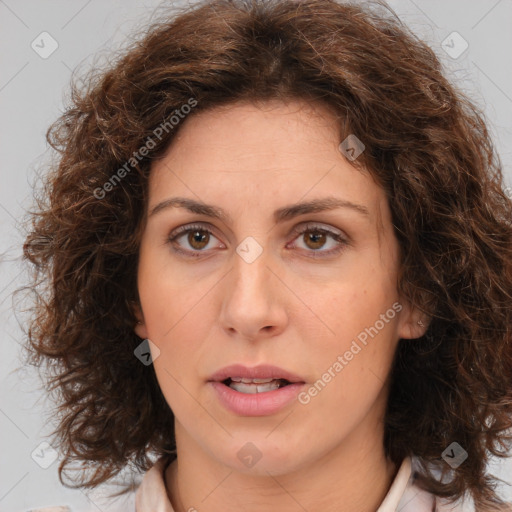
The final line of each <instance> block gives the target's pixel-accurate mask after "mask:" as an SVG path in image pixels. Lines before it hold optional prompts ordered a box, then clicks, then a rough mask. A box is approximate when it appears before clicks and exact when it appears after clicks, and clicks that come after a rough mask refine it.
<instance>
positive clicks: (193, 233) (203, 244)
mask: <svg viewBox="0 0 512 512" xmlns="http://www.w3.org/2000/svg"><path fill="white" fill-rule="evenodd" d="M185 235H187V236H186V237H185ZM180 238H184V239H185V240H186V242H187V243H188V245H189V247H190V248H191V249H188V248H186V249H185V250H184V249H182V248H180V244H178V243H177V241H178V240H179V239H180ZM212 238H216V237H215V236H214V234H213V233H212V231H211V230H210V229H208V228H207V227H205V226H203V225H202V224H192V225H190V224H189V225H187V226H180V227H179V228H178V229H176V230H175V231H173V232H172V233H171V234H170V235H169V238H168V241H169V242H170V243H172V244H173V245H174V246H176V245H178V247H175V250H176V251H177V252H179V253H183V254H187V255H191V256H193V257H197V256H200V254H199V253H201V252H205V250H207V249H211V247H208V245H209V243H210V241H211V239H212ZM221 246H222V247H221V248H225V247H226V246H225V245H224V244H222V243H221Z"/></svg>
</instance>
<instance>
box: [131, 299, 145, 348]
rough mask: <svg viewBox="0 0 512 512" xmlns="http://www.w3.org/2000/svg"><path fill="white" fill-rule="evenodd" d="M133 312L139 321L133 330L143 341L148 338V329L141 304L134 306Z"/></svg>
mask: <svg viewBox="0 0 512 512" xmlns="http://www.w3.org/2000/svg"><path fill="white" fill-rule="evenodd" d="M132 311H133V314H134V315H135V318H136V319H137V323H136V324H135V327H134V328H133V330H134V331H135V334H136V335H137V336H138V337H139V338H142V339H144V340H145V339H146V338H148V331H147V328H146V323H145V321H144V315H143V313H142V308H141V307H140V305H139V304H132Z"/></svg>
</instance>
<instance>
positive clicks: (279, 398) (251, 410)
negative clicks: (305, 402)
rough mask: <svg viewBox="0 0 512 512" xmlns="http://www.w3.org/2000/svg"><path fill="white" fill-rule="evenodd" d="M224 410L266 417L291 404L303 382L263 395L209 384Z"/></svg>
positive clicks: (219, 384) (218, 384)
mask: <svg viewBox="0 0 512 512" xmlns="http://www.w3.org/2000/svg"><path fill="white" fill-rule="evenodd" d="M210 384H211V385H212V387H213V389H214V390H215V392H216V393H217V396H218V397H219V400H220V401H221V403H222V404H223V405H224V407H226V409H228V410H230V411H231V412H234V413H235V414H239V415H240V416H268V415H270V414H274V413H276V412H278V411H280V410H281V409H283V408H284V407H286V406H287V405H288V404H290V403H291V402H293V401H294V400H295V399H296V398H297V395H298V394H299V392H300V390H301V389H302V387H303V386H304V383H303V382H297V383H295V384H288V385H287V386H283V387H282V388H279V389H275V390H274V391H266V392H264V393H240V391H235V390H234V389H231V388H230V387H229V386H226V385H225V384H223V383H222V382H212V381H211V382H210Z"/></svg>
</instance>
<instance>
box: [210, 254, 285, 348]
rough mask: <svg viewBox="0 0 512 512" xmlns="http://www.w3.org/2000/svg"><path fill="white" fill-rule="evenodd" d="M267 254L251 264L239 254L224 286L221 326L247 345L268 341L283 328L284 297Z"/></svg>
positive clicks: (281, 283) (280, 283) (277, 276)
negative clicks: (246, 341)
mask: <svg viewBox="0 0 512 512" xmlns="http://www.w3.org/2000/svg"><path fill="white" fill-rule="evenodd" d="M270 259H271V258H270V257H269V256H268V255H267V252H266V250H263V252H262V254H261V255H260V256H259V257H258V258H257V259H256V260H255V261H252V262H251V263H248V262H247V261H245V260H244V259H243V258H242V257H240V256H239V255H238V254H236V255H235V258H234V260H235V261H234V267H233V268H232V270H231V271H230V272H229V274H228V276H226V280H225V282H224V290H223V293H224V297H225V298H224V301H223V302H222V308H221V313H220V322H221V325H222V328H223V329H225V330H226V331H227V332H228V334H229V335H230V336H238V337H240V338H241V339H246V340H249V341H253V340H257V339H264V338H271V337H273V336H277V335H279V334H280V333H281V332H283V330H284V329H285V328H286V326H287V323H288V314H287V310H286V306H285V304H286V294H288V295H289V294H290V292H289V291H288V290H287V288H286V286H285V285H284V284H283V282H282V281H281V280H280V278H279V275H278V274H279V272H278V271H277V268H276V265H272V263H271V261H270Z"/></svg>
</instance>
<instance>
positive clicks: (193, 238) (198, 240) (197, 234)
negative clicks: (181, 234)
mask: <svg viewBox="0 0 512 512" xmlns="http://www.w3.org/2000/svg"><path fill="white" fill-rule="evenodd" d="M201 233H204V234H201ZM207 238H208V235H207V234H206V233H205V232H204V231H199V230H198V231H194V232H190V233H189V243H190V245H191V246H192V247H194V248H195V249H202V248H203V247H205V246H206V245H208V240H206V243H204V241H205V239H207ZM197 244H199V247H198V246H197Z"/></svg>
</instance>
